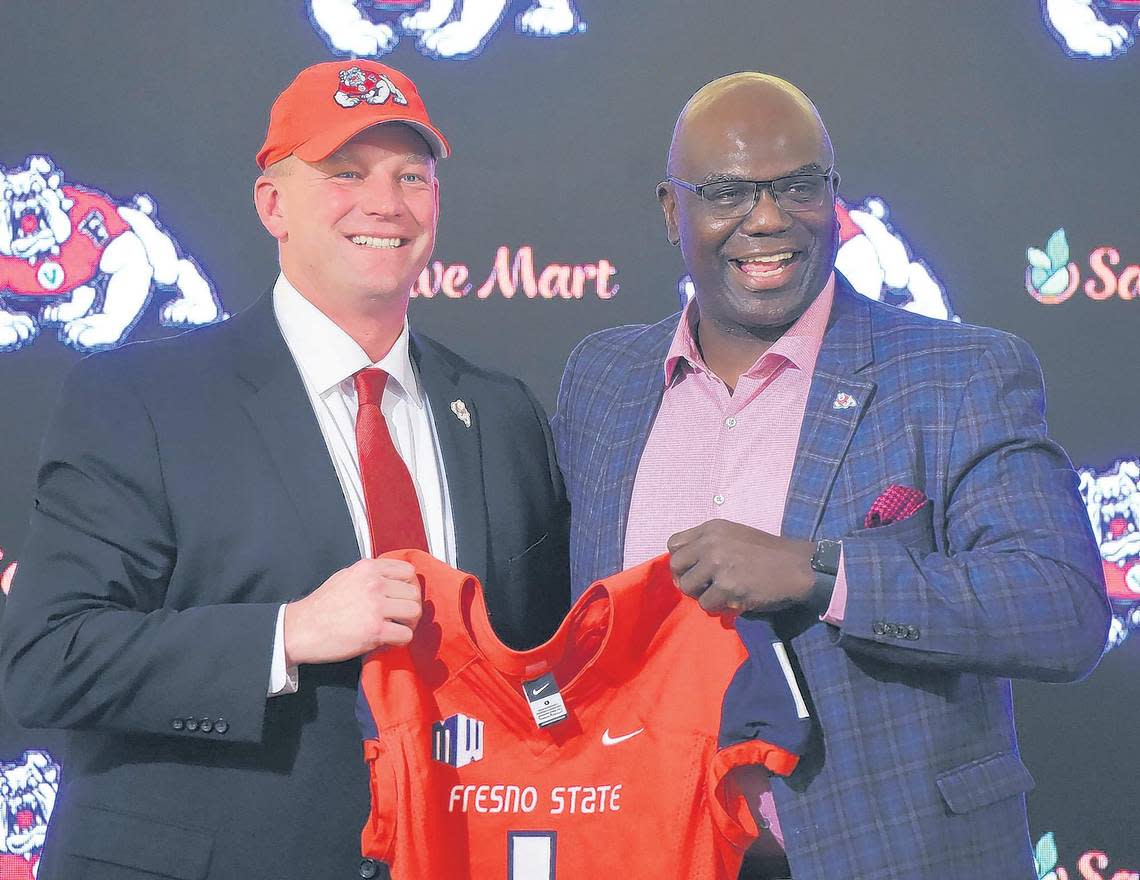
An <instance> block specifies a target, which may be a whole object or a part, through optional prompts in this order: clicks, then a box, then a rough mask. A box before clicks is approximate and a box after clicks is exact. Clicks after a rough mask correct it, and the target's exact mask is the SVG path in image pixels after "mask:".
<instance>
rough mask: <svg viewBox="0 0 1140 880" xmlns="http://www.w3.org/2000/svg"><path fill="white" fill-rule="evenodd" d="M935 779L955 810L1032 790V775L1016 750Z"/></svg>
mask: <svg viewBox="0 0 1140 880" xmlns="http://www.w3.org/2000/svg"><path fill="white" fill-rule="evenodd" d="M935 781H936V782H937V784H938V790H939V791H940V792H941V793H942V798H943V800H945V801H946V806H948V807H949V808H950V811H951V812H953V813H968V812H970V811H971V810H976V809H978V808H979V807H984V806H987V805H989V804H993V803H997V802H998V801H1000V800H1003V799H1004V798H1007V797H1013V796H1014V795H1016V794H1025V793H1026V792H1028V791H1032V790H1033V786H1034V785H1035V784H1036V783H1034V781H1033V776H1032V775H1031V774H1030V772H1029V770H1028V769H1027V768H1026V766H1025V765H1024V764H1022V763H1021V758H1019V757H1018V756H1017V755H1015V754H1014V753H1013V752H998V753H996V754H993V755H988V756H986V757H984V758H978V759H977V760H975V761H970V762H969V763H968V764H963V765H961V766H960V767H955V768H954V769H953V770H947V771H945V772H944V773H939V774H938V776H937V777H936V779H935Z"/></svg>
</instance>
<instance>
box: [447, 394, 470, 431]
mask: <svg viewBox="0 0 1140 880" xmlns="http://www.w3.org/2000/svg"><path fill="white" fill-rule="evenodd" d="M451 411H452V412H453V413H455V417H456V418H457V419H459V421H461V422H463V427H464V428H470V427H471V413H469V412H468V411H467V404H465V403H464V402H463V401H462V400H453V401H451Z"/></svg>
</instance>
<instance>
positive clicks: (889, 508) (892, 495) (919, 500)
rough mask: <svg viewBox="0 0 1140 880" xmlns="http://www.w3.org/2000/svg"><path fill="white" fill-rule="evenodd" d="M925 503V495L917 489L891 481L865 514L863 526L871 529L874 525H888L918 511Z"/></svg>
mask: <svg viewBox="0 0 1140 880" xmlns="http://www.w3.org/2000/svg"><path fill="white" fill-rule="evenodd" d="M925 503H926V496H925V495H924V494H923V493H922V492H920V491H919V490H918V489H912V488H911V487H910V486H900V485H899V484H898V483H892V484H891V485H890V486H887V488H886V489H885V490H884V491H883V494H882V495H880V496H879V497H878V498H876V499H875V503H874V504H872V505H871V509H870V510H868V511H867V516H866V518H865V519H864V520H863V528H865V529H872V528H874V527H875V526H889V525H890V524H891V523H895V522H899V521H900V520H904V519H906V518H907V517H908V516H913V515H914V514H916V513H918V511H919V510H920V509H921V508H922V505H924V504H925Z"/></svg>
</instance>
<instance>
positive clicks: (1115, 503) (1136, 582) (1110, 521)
mask: <svg viewBox="0 0 1140 880" xmlns="http://www.w3.org/2000/svg"><path fill="white" fill-rule="evenodd" d="M1078 473H1079V475H1080V479H1081V496H1082V497H1083V498H1084V500H1085V507H1086V508H1087V509H1088V513H1089V522H1091V523H1092V530H1093V535H1095V536H1096V540H1097V543H1098V544H1100V556H1101V564H1102V565H1103V566H1104V580H1105V583H1106V584H1107V585H1108V598H1109V600H1110V601H1111V602H1112V611H1113V615H1112V616H1113V620H1112V630H1111V633H1110V635H1109V639H1108V646H1109V647H1110V648H1113V647H1116V646H1117V645H1119V644H1121V643H1122V642H1123V641H1124V640H1125V639H1126V638H1127V637H1128V634H1129V633H1130V632H1132V631H1133V630H1136V629H1140V460H1137V459H1132V460H1125V461H1121V462H1117V464H1116V465H1115V466H1114V467H1112V468H1110V469H1108V470H1106V471H1095V470H1092V469H1090V468H1081V469H1080V470H1079V471H1078Z"/></svg>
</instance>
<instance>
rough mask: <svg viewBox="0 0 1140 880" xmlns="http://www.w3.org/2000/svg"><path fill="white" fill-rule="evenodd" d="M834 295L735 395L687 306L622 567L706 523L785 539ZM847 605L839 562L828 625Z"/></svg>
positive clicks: (763, 804)
mask: <svg viewBox="0 0 1140 880" xmlns="http://www.w3.org/2000/svg"><path fill="white" fill-rule="evenodd" d="M834 295H835V276H834V275H832V276H831V278H829V279H828V282H827V284H826V286H825V287H824V289H823V291H822V292H821V293H820V295H819V296H818V297H816V300H815V302H813V303H812V304H811V305H810V306H809V307H808V309H807V311H805V312H804V313H803V314H802V315H801V316H800V318H799V320H797V321H796V322H795V323H794V324H793V325H792V326H791V327H790V328H788V330H787V332H786V333H784V335H783V336H781V337H780V338H779V339H778V340H777V341H776V342H775V343H774V344H773V345H772V347H771V348H769V349H768V350H767V351H766V352H765V353H764V354H763V355H761V356H760V358H759V359H758V360H757V361H756V363H754V364H753V365H752V366H751V367H749V368H748V370H746V371H745V372H744V373H743V374H741V376H740V379H739V380H738V381H737V383H736V388H735V389H734V390H733V391H732V392H731V393H730V392H729V390H728V388H727V386H726V385H725V384H724V382H722V381H721V380H720V379H719V378H718V377H717V376H716V375H715V374H714V373H713V372H712V371H711V370H709V368H708V367H707V366H706V365H705V362H704V359H703V358H702V357H701V354H700V350H699V349H698V347H697V343H696V339H695V337H694V326H693V322H694V320H695V319H696V317H697V312H696V303H695V301H693V302H690V303H689V305H688V306H686V308H685V311H684V313H683V314H682V316H681V321H680V323H679V324H678V325H677V332H676V334H675V335H674V337H673V343H672V345H671V346H670V348H669V353H668V355H667V356H666V358H665V376H664V381H665V393H664V396H663V397H662V399H661V408H660V409H659V410H658V412H657V418H656V420H655V421H654V423H653V427H652V429H651V430H650V432H649V439H648V441H647V442H646V444H645V452H644V453H643V454H642V456H641V462H640V464H639V465H638V468H637V477H636V479H635V481H634V484H633V498H632V500H631V502H630V509H629V522H628V525H627V527H626V533H625V560H624V567H625V568H631V567H633V566H635V565H638V564H640V563H642V562H644V561H645V560H647V559H650V558H652V557H654V556H657V555H658V554H660V553H663V552H664V551H665V549H666V542H667V541H668V540H669V537H670V536H671V535H673V534H674V533H675V532H679V531H682V530H684V529H688V528H692V527H693V526H697V525H700V524H701V523H703V522H707V521H708V520H710V519H725V520H729V521H731V522H737V523H741V524H743V525H747V526H751V527H752V528H755V529H760V530H762V531H765V532H769V533H770V534H776V535H778V534H780V527H781V523H782V521H783V518H784V504H785V502H786V501H787V496H788V485H789V483H790V482H791V478H792V466H793V464H794V462H795V457H796V447H797V445H798V444H799V437H800V428H801V426H802V424H803V419H804V410H805V409H806V407H807V398H808V390H809V389H810V388H811V379H812V373H813V372H814V370H815V362H816V358H817V357H818V356H819V349H820V346H821V345H822V343H823V334H824V331H825V330H826V329H827V319H828V316H829V315H830V313H831V303H832V299H833V298H834ZM846 600H847V582H846V577H845V573H844V569H843V558H842V555H841V556H840V561H839V574H838V576H837V577H836V582H835V591H834V593H833V594H832V600H831V604H830V606H829V607H828V609H827V612H826V613H825V614H824V615H823V620H826V621H828V622H830V623H835V624H838V623H841V622H842V621H843V612H844V609H845V607H846ZM753 776H760V775H759V774H753ZM761 778H763V779H764V781H763V783H762V784H761V785H760V786H759V790H756V791H750V792H749V795H750V798H751V797H753V796H754V797H756V798H758V800H759V809H760V812H761V814H762V816H763V818H764V819H765V820H766V821H767V824H768V827H769V830H770V831H771V832H772V834H773V835H774V836H775V837H776V839H777V840H778V841H780V844H781V845H782V844H783V842H784V838H783V833H782V832H781V830H780V824H779V821H778V819H777V817H776V809H775V804H774V802H773V800H772V792H771V789H770V788H769V786H768V784H767V780H766V777H761ZM753 802H754V803H755V802H756V801H753Z"/></svg>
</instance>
